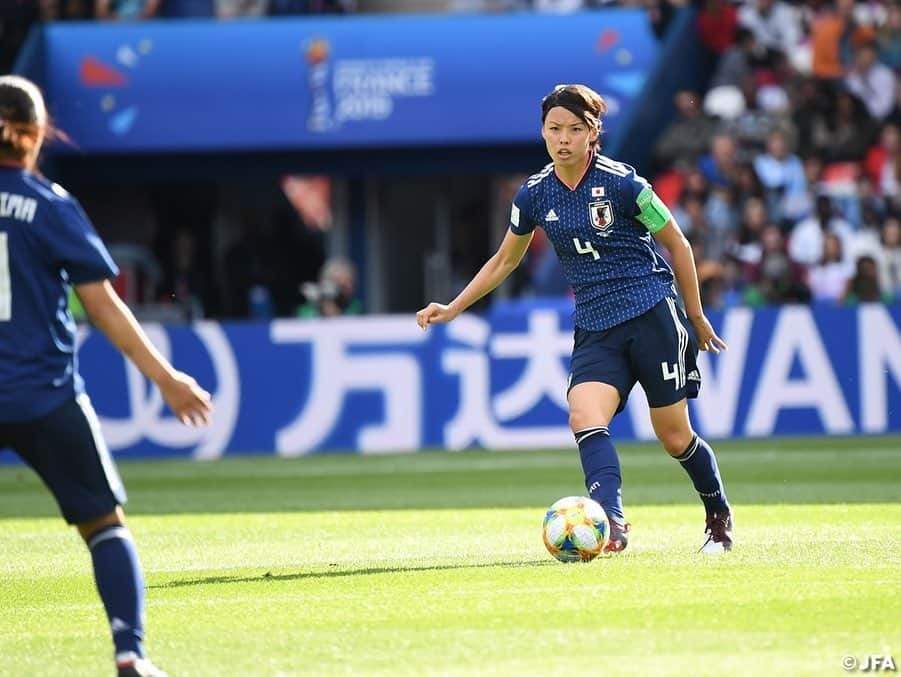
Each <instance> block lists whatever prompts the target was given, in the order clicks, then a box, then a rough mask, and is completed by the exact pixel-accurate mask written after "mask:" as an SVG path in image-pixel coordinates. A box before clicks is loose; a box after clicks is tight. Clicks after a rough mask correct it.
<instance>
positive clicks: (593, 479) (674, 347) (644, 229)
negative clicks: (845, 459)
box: [416, 85, 732, 553]
mask: <svg viewBox="0 0 901 677" xmlns="http://www.w3.org/2000/svg"><path fill="white" fill-rule="evenodd" d="M606 112H607V105H606V104H605V102H604V100H603V99H602V98H601V97H600V96H599V95H598V94H597V93H596V92H594V91H593V90H591V89H589V88H588V87H586V86H584V85H560V86H558V87H557V88H555V89H554V91H553V92H551V93H550V94H548V95H547V96H546V97H545V98H544V99H543V100H542V103H541V122H542V129H541V135H542V137H543V138H544V140H545V143H546V146H547V151H548V153H549V154H550V156H551V159H552V160H553V162H551V163H550V164H548V165H547V166H546V167H545V168H544V169H542V170H541V171H540V172H539V173H537V174H535V175H533V176H531V177H530V178H529V179H528V180H527V181H526V182H525V183H524V184H523V186H522V187H521V188H520V189H519V192H518V193H517V194H516V197H515V198H514V200H513V208H512V211H511V215H510V227H509V230H508V231H507V234H506V236H505V237H504V240H503V242H501V245H500V248H499V249H498V251H497V253H495V254H494V256H492V257H491V258H490V259H489V260H488V262H487V263H486V264H485V265H484V266H483V267H482V269H481V270H480V271H479V272H478V273H477V274H476V276H475V277H474V278H473V279H472V281H471V282H470V283H469V284H468V285H467V286H466V288H465V289H463V291H461V292H460V294H459V295H458V296H457V297H456V298H455V299H454V300H453V301H451V302H450V304H448V305H443V304H440V303H430V304H429V305H428V306H426V307H425V308H423V309H422V310H420V311H419V312H418V313H417V314H416V320H417V322H418V323H419V326H420V327H422V328H423V329H425V328H426V327H427V326H428V325H429V324H432V323H440V322H450V321H451V320H453V319H454V318H455V317H457V315H459V314H460V313H462V312H463V311H464V310H466V308H468V307H469V306H471V305H472V304H473V303H475V302H476V301H477V300H478V299H480V298H482V297H483V296H484V295H485V294H487V293H488V292H490V291H491V290H493V289H494V288H495V287H497V286H498V285H499V284H500V283H501V282H502V281H503V280H504V279H505V278H506V277H507V276H508V275H509V274H510V273H511V272H512V271H513V270H514V269H515V268H516V266H518V265H519V262H520V260H521V259H522V257H523V255H524V254H525V252H526V250H527V248H528V246H529V242H530V241H531V239H532V234H533V232H534V230H535V228H536V227H537V226H541V227H542V228H544V230H545V232H546V233H547V236H548V239H549V240H550V241H551V243H552V244H553V245H554V249H555V251H556V253H557V256H558V258H559V259H560V263H561V265H562V268H563V272H564V274H565V276H566V279H567V281H568V282H569V283H570V285H571V286H572V288H573V291H574V292H575V301H576V308H575V313H574V315H573V319H574V322H575V325H576V328H575V337H574V346H573V353H572V360H571V366H570V377H569V392H568V395H567V400H568V402H569V423H570V427H571V428H572V430H573V433H574V434H575V436H576V442H577V443H578V445H579V454H580V456H581V459H582V468H583V470H584V472H585V486H586V488H587V489H588V492H589V494H590V495H591V497H592V498H593V499H594V500H596V501H597V502H598V503H600V504H601V505H602V506H603V507H604V511H605V512H606V513H607V518H608V521H609V522H610V537H609V540H608V543H607V545H606V546H605V552H620V551H622V550H623V549H625V547H626V545H627V544H628V538H629V531H630V525H629V523H627V522H626V520H625V516H624V514H623V503H622V492H621V487H622V476H621V472H620V464H619V457H618V456H617V453H616V449H615V448H614V446H613V442H612V441H611V439H610V434H609V432H608V429H607V426H608V424H609V423H610V421H611V419H612V418H613V417H614V416H615V415H616V414H617V413H618V412H620V411H622V410H623V408H624V407H625V405H626V399H627V398H628V397H629V392H630V391H631V390H632V387H633V386H634V385H635V383H636V382H638V383H640V384H641V387H642V388H643V390H644V392H645V394H646V395H647V399H648V404H649V405H650V413H651V423H652V425H653V427H654V432H655V433H656V434H657V437H658V439H659V440H660V441H661V443H662V444H663V446H664V448H665V449H666V451H667V452H668V453H669V454H670V456H672V457H674V458H675V459H677V460H678V461H679V462H680V463H681V465H682V467H683V468H685V470H686V471H687V472H688V475H689V477H690V478H691V480H692V482H693V483H694V486H695V489H696V490H697V492H698V494H699V495H700V498H701V501H702V502H703V503H704V507H705V509H706V512H707V522H706V528H705V541H704V544H703V545H702V546H701V552H704V553H712V552H723V551H725V550H731V549H732V515H731V510H730V508H729V504H728V502H727V501H726V493H725V490H724V489H723V483H722V480H721V479H720V474H719V469H718V468H717V464H716V458H715V457H714V454H713V450H712V449H711V448H710V446H709V445H708V444H707V443H706V442H705V441H704V440H702V439H701V438H700V437H699V436H698V435H696V434H695V432H694V430H693V429H692V426H691V421H690V420H689V416H688V405H687V399H686V398H688V397H697V395H698V391H699V389H700V385H701V377H700V374H699V372H698V369H697V366H696V364H695V359H696V357H697V351H698V349H699V348H700V349H701V350H711V351H713V352H716V353H718V352H719V349H720V348H722V349H724V350H725V349H726V344H725V343H724V342H723V340H722V339H721V338H720V337H719V336H717V335H716V332H714V330H713V327H711V325H710V322H709V321H708V320H707V318H706V317H705V315H704V312H703V309H702V307H701V298H700V294H699V293H698V278H697V271H696V270H695V265H694V259H693V256H692V252H691V246H690V245H689V243H688V241H687V240H686V239H685V236H684V235H683V234H682V231H681V230H680V229H679V226H678V224H677V223H676V221H675V220H674V219H673V218H672V216H671V215H670V213H669V210H668V209H667V208H666V205H664V204H663V202H662V201H661V200H660V198H659V197H657V195H656V194H655V193H654V191H653V190H652V189H651V186H650V185H649V184H648V183H647V182H646V181H645V180H644V179H643V178H641V177H640V176H638V175H637V174H636V173H635V170H634V169H633V168H632V167H630V166H629V165H625V164H622V163H620V162H616V161H614V160H611V159H610V158H608V157H605V156H604V155H601V154H600V152H599V149H600V144H599V135H600V132H601V128H602V125H601V116H602V115H603V114H605V113H606ZM652 235H653V237H652ZM654 239H656V240H657V242H659V243H661V244H663V245H664V246H665V247H666V248H667V249H668V250H669V252H670V253H671V255H672V261H673V269H675V280H676V281H678V283H679V287H680V288H681V290H682V296H683V299H684V303H685V310H686V312H687V315H688V317H687V318H686V314H685V313H684V312H683V311H682V309H681V308H680V307H679V306H678V305H677V303H676V290H675V287H674V284H673V282H674V277H673V269H671V268H670V266H669V264H667V262H666V261H665V260H664V259H663V257H662V256H660V254H659V253H658V251H657V248H656V246H655V244H654ZM688 320H690V322H689V321H688Z"/></svg>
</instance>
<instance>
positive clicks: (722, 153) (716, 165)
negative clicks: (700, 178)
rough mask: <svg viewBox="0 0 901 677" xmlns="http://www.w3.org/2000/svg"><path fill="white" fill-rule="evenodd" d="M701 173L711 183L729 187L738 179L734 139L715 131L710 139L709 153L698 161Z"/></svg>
mask: <svg viewBox="0 0 901 677" xmlns="http://www.w3.org/2000/svg"><path fill="white" fill-rule="evenodd" d="M698 166H699V167H700V169H701V173H702V174H703V175H704V178H705V179H706V180H707V182H708V183H710V184H711V185H717V186H724V187H729V186H731V185H732V184H733V183H735V181H737V179H738V171H739V170H738V158H737V148H736V143H735V139H734V138H733V137H732V136H730V135H729V134H724V133H717V134H716V135H714V137H713V138H712V139H711V141H710V153H709V154H707V155H705V156H703V157H702V158H701V159H700V161H699V162H698Z"/></svg>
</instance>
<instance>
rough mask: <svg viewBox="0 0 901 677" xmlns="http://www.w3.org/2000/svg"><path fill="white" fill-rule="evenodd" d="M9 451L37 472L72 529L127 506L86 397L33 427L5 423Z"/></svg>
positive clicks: (0, 437)
mask: <svg viewBox="0 0 901 677" xmlns="http://www.w3.org/2000/svg"><path fill="white" fill-rule="evenodd" d="M7 447H8V448H11V449H12V450H13V451H15V452H16V453H17V454H18V455H19V456H20V457H21V458H22V460H23V461H25V462H26V463H27V464H28V465H30V466H31V467H32V468H34V470H35V472H36V473H37V474H38V475H39V476H40V478H41V479H42V480H43V481H44V484H46V485H47V488H48V489H50V492H51V493H52V494H53V497H54V498H55V499H56V502H57V504H59V508H60V510H61V511H62V513H63V517H65V518H66V521H67V522H68V523H69V524H81V523H83V522H89V521H91V520H93V519H96V518H98V517H101V516H102V515H106V514H107V513H110V512H112V511H113V510H115V509H116V506H117V505H122V504H124V503H125V501H126V497H125V489H124V488H123V486H122V480H121V479H120V478H119V472H118V471H117V470H116V465H115V463H113V459H112V457H111V456H110V454H109V451H108V450H107V448H106V443H105V442H104V441H103V437H102V435H101V433H100V422H99V421H98V420H97V414H95V413H94V409H93V407H92V406H91V401H90V400H89V399H88V396H87V395H84V394H82V395H78V396H77V397H76V398H74V399H72V400H69V401H68V402H66V403H65V404H63V405H62V406H61V407H58V408H57V409H55V410H53V411H51V412H50V413H49V414H46V415H45V416H42V417H40V418H38V419H35V420H33V421H26V422H23V423H0V449H4V448H7Z"/></svg>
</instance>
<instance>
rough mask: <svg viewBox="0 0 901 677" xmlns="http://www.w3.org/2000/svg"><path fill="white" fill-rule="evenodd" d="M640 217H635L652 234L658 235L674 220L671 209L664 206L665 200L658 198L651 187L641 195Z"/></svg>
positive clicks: (638, 200) (639, 200)
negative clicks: (657, 233)
mask: <svg viewBox="0 0 901 677" xmlns="http://www.w3.org/2000/svg"><path fill="white" fill-rule="evenodd" d="M636 202H637V203H638V209H639V212H638V215H637V216H636V217H635V218H636V219H638V220H639V221H641V222H642V223H643V224H644V225H645V228H647V229H648V230H649V231H650V232H652V233H656V232H657V231H658V230H660V229H661V228H663V227H664V226H665V225H666V222H667V221H669V220H670V219H671V218H672V216H673V215H672V214H670V211H669V208H668V207H667V206H666V205H665V204H663V200H661V199H660V198H659V197H657V193H655V192H654V191H653V190H652V189H651V187H650V186H646V187H645V188H644V189H643V190H642V191H641V192H640V193H639V194H638V199H637V200H636Z"/></svg>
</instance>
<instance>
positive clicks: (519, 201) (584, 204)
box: [510, 154, 675, 331]
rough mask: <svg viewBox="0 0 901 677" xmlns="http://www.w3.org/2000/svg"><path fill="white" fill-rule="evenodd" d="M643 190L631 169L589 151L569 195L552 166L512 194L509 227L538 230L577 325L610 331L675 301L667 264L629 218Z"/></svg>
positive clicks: (642, 183)
mask: <svg viewBox="0 0 901 677" xmlns="http://www.w3.org/2000/svg"><path fill="white" fill-rule="evenodd" d="M646 189H647V190H650V187H649V185H648V183H647V181H645V180H644V179H643V178H641V177H640V176H638V175H637V174H636V173H635V170H634V169H633V168H632V167H630V166H629V165H625V164H622V163H620V162H615V161H614V160H611V159H610V158H608V157H606V156H604V155H600V154H594V155H593V156H592V157H591V159H590V161H589V167H588V169H587V171H586V172H585V175H584V176H583V177H582V180H581V181H580V182H579V185H578V186H576V188H575V190H573V189H570V188H569V187H568V186H566V185H565V184H564V183H563V182H562V181H560V179H559V178H557V174H556V172H554V164H553V163H551V164H549V165H547V166H546V167H545V168H544V169H542V170H541V171H540V172H539V173H537V174H535V175H533V176H531V177H529V179H528V180H527V181H526V182H525V183H524V184H523V185H522V187H521V188H520V189H519V192H518V193H517V194H516V197H515V198H514V200H513V209H512V211H511V214H510V229H511V230H512V231H513V232H514V233H516V234H518V235H524V234H526V233H530V232H532V230H534V229H535V227H536V226H541V227H542V228H544V230H545V232H546V233H547V236H548V239H549V240H550V241H551V244H553V246H554V249H555V251H556V252H557V256H558V257H559V259H560V264H561V266H562V268H563V274H564V275H565V276H566V279H567V281H568V282H569V283H570V285H572V288H573V292H574V293H575V297H576V309H575V313H574V314H573V320H574V322H575V324H576V326H578V327H582V328H583V329H588V330H592V331H600V330H603V329H609V328H610V327H614V326H616V325H618V324H622V323H623V322H625V321H627V320H630V319H632V318H633V317H637V316H638V315H641V314H642V313H644V312H646V311H648V310H649V309H651V308H653V307H654V306H655V305H657V304H658V303H659V302H660V301H661V300H663V299H664V298H666V297H667V296H675V289H674V287H673V272H672V270H671V269H670V267H669V264H668V263H667V262H666V261H665V260H664V259H663V257H662V256H661V255H660V253H659V252H658V251H657V247H656V243H655V242H654V238H653V237H652V235H651V233H650V232H649V231H648V228H647V226H645V225H644V224H643V223H641V221H639V220H637V219H636V218H635V217H636V215H637V214H638V213H639V211H640V210H639V207H638V202H637V200H638V195H639V193H641V192H642V191H645V190H646Z"/></svg>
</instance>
